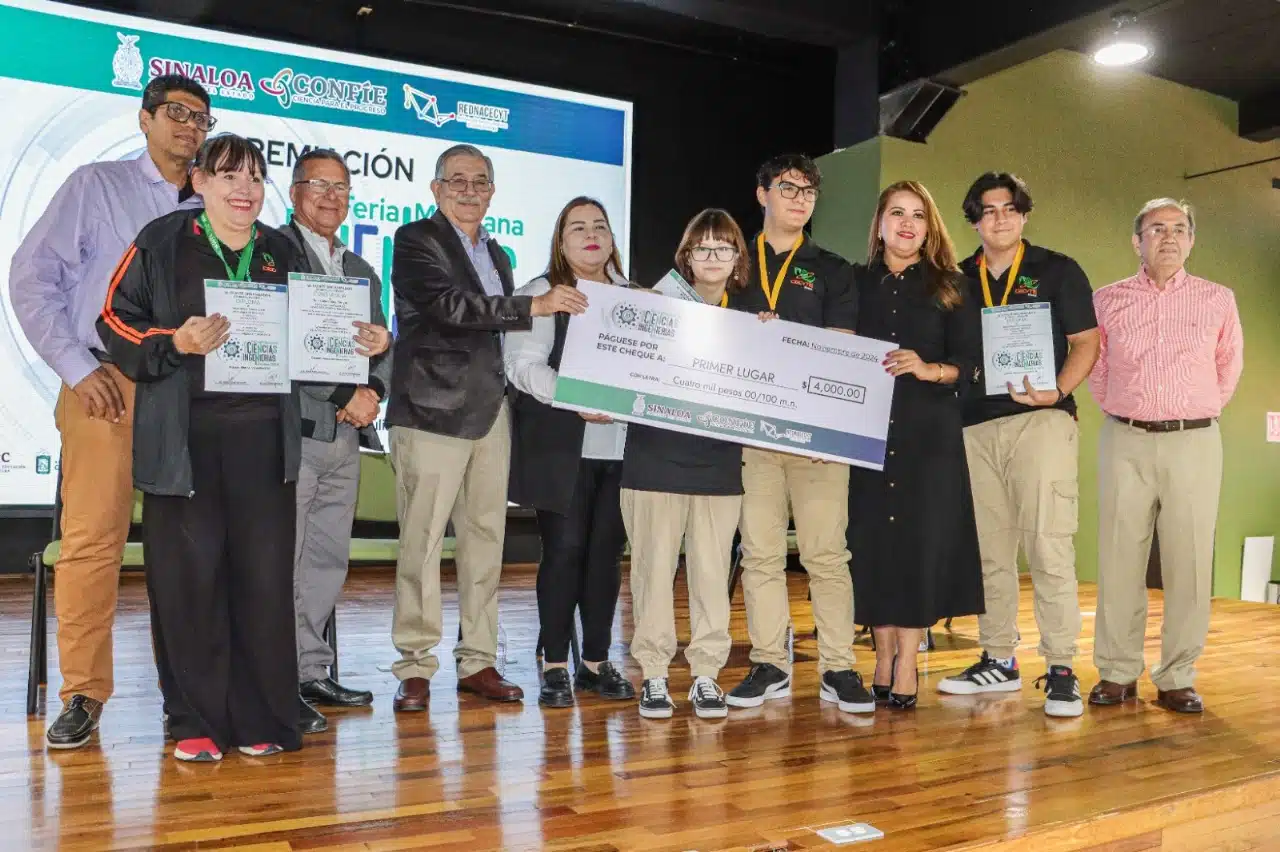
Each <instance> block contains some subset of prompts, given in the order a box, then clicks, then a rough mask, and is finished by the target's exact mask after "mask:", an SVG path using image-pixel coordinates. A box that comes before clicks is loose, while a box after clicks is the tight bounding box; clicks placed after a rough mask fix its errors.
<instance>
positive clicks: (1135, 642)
mask: <svg viewBox="0 0 1280 852" xmlns="http://www.w3.org/2000/svg"><path fill="white" fill-rule="evenodd" d="M1221 489H1222V435H1221V432H1220V431H1219V429H1218V424H1217V423H1216V422H1215V423H1214V424H1213V425H1211V426H1209V427H1207V428H1205V429H1192V430H1189V431H1186V432H1167V433H1150V432H1144V431H1142V430H1141V429H1135V428H1134V427H1132V426H1126V425H1124V424H1123V423H1120V422H1118V421H1116V420H1113V419H1112V418H1110V417H1108V418H1106V420H1104V421H1103V424H1102V433H1101V435H1100V437H1099V441H1098V518H1099V522H1098V624H1097V638H1096V643H1095V645H1094V652H1093V661H1094V664H1095V665H1097V667H1098V673H1099V674H1101V675H1102V677H1103V679H1104V680H1109V681H1112V682H1113V683H1132V682H1133V681H1136V680H1137V679H1138V676H1139V675H1141V674H1142V669H1143V666H1144V660H1143V654H1142V643H1143V637H1144V636H1145V633H1146V624H1147V589H1146V576H1147V560H1148V558H1149V557H1150V554H1151V534H1152V530H1158V531H1159V533H1160V568H1161V577H1162V578H1163V581H1164V624H1163V626H1162V628H1161V631H1160V641H1161V647H1160V664H1159V665H1158V666H1156V667H1155V668H1153V669H1152V670H1151V680H1152V681H1154V682H1155V685H1156V687H1157V688H1158V689H1163V690H1166V691H1167V690H1172V689H1183V688H1185V687H1189V686H1193V685H1194V684H1195V678H1196V669H1195V663H1196V660H1197V659H1198V658H1199V656H1200V653H1201V652H1202V651H1203V650H1204V643H1205V638H1206V637H1207V635H1208V632H1209V597H1210V595H1211V593H1212V583H1213V535H1214V527H1215V526H1216V524H1217V519H1218V496H1219V493H1220V492H1221Z"/></svg>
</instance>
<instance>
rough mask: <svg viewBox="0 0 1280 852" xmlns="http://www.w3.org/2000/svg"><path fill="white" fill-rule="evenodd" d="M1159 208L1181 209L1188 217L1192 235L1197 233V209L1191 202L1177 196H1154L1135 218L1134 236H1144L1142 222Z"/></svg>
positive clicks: (1188, 225)
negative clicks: (1181, 199) (1180, 199)
mask: <svg viewBox="0 0 1280 852" xmlns="http://www.w3.org/2000/svg"><path fill="white" fill-rule="evenodd" d="M1157 210H1181V211H1182V213H1183V214H1184V215H1185V216H1186V217H1187V227H1188V228H1190V229H1191V236H1193V237H1194V236H1195V235H1196V211H1195V210H1194V209H1193V208H1192V207H1191V204H1190V202H1187V201H1179V200H1178V199H1176V198H1153V199H1151V200H1150V201H1148V202H1147V203H1146V204H1144V205H1142V209H1141V210H1139V211H1138V215H1137V216H1136V217H1135V218H1134V220H1133V234H1134V236H1136V237H1140V236H1142V223H1143V222H1144V221H1145V220H1146V218H1147V217H1148V216H1150V215H1151V214H1152V213H1154V212H1156V211H1157Z"/></svg>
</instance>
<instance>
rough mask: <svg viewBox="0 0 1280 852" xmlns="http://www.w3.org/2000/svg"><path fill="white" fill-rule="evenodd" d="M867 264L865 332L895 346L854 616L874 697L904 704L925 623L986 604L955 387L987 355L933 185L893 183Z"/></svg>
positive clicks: (863, 495) (852, 544)
mask: <svg viewBox="0 0 1280 852" xmlns="http://www.w3.org/2000/svg"><path fill="white" fill-rule="evenodd" d="M867 257H868V263H867V265H866V266H858V267H857V269H856V274H857V281H858V301H859V304H858V329H857V331H858V334H860V335H863V336H865V337H874V338H878V339H880V340H886V341H890V342H893V343H896V344H897V345H898V347H899V348H898V349H895V350H894V351H892V352H890V353H889V355H888V357H887V358H886V360H885V369H886V370H887V371H888V372H889V373H890V374H891V375H893V376H894V377H895V378H896V384H895V387H894V392H893V407H892V410H891V413H890V419H889V440H888V447H887V449H886V454H885V464H884V472H883V473H880V472H876V471H871V470H865V469H862V468H853V470H852V472H851V476H850V481H849V536H848V538H849V550H850V553H851V554H852V559H851V565H852V570H853V586H854V607H855V610H856V612H855V616H854V617H855V620H856V621H857V623H859V624H864V625H868V626H870V627H872V628H873V629H874V631H875V640H876V672H875V677H874V678H873V679H872V688H873V692H874V693H875V694H876V696H877V698H878V699H879V700H881V701H882V702H887V703H888V704H889V705H890V706H892V707H898V708H901V709H906V708H909V707H913V706H915V702H916V693H917V691H918V685H917V673H916V651H917V649H918V647H919V644H920V638H921V635H922V632H923V630H924V629H926V628H928V627H930V626H932V625H933V624H935V623H936V622H938V621H939V620H941V619H944V618H948V617H951V616H959V615H973V614H975V613H980V612H982V610H983V600H982V563H981V559H980V557H979V555H978V533H977V528H976V527H975V525H974V520H973V498H972V495H971V494H970V491H969V468H968V465H967V464H966V462H965V454H964V436H963V432H962V428H963V426H962V423H961V419H960V403H959V399H958V398H957V395H956V390H957V385H960V386H961V387H963V385H964V384H966V383H968V382H969V381H970V379H971V377H972V376H973V375H974V371H975V370H976V369H977V367H978V365H979V363H980V360H981V326H980V320H979V314H978V311H977V306H976V304H975V303H974V302H973V301H972V300H970V299H968V298H967V297H966V293H967V292H968V288H967V287H966V286H965V282H964V279H963V277H962V275H961V273H960V271H959V269H958V268H957V266H956V252H955V247H954V246H953V245H952V242H951V238H950V237H949V236H948V235H947V231H946V228H945V227H944V226H943V224H942V219H941V217H940V216H939V215H938V209H937V206H936V205H935V204H934V202H933V198H932V197H930V195H929V192H928V190H926V189H925V188H924V187H923V186H921V185H920V184H919V183H916V182H915V181H902V182H900V183H895V184H893V185H892V186H890V187H889V188H888V189H886V190H885V191H884V192H883V193H881V195H880V201H879V205H878V206H877V208H876V216H875V219H874V220H873V222H872V225H871V235H870V238H869V245H868V249H867Z"/></svg>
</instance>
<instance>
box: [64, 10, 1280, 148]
mask: <svg viewBox="0 0 1280 852" xmlns="http://www.w3.org/2000/svg"><path fill="white" fill-rule="evenodd" d="M73 2H81V3H84V4H86V5H96V6H107V7H112V8H116V9H119V10H122V11H137V12H141V13H142V14H147V15H152V16H156V17H162V18H168V19H170V20H183V19H185V20H189V21H191V22H192V23H203V22H206V21H209V20H213V19H218V18H225V17H227V15H228V14H230V13H238V14H244V13H246V12H247V13H252V10H253V9H254V8H255V7H257V8H258V9H259V10H261V6H260V5H258V4H261V3H264V2H267V0H100V2H95V0H73ZM271 6H272V7H273V8H272V10H271V11H272V13H273V15H275V16H278V15H279V14H280V13H281V12H282V11H283V10H284V9H285V8H287V7H289V6H294V7H296V8H298V9H308V8H310V9H317V10H318V9H324V10H326V11H329V12H338V11H339V10H342V11H343V12H344V13H345V14H350V15H351V16H352V17H353V18H354V17H355V14H356V11H357V10H358V9H360V8H361V7H368V8H369V9H370V10H371V12H370V13H369V14H368V15H367V16H366V17H365V18H364V19H365V20H370V21H372V20H373V19H375V18H377V17H378V16H379V15H380V13H381V15H382V16H384V17H385V16H386V15H392V16H396V15H397V14H398V12H399V11H400V10H402V9H404V8H405V7H406V6H411V7H416V8H417V9H418V10H419V11H422V12H424V13H427V12H429V11H430V10H433V9H434V10H436V11H437V12H439V13H441V14H449V15H453V16H457V15H464V16H470V17H472V18H474V20H475V21H476V24H475V25H476V27H482V26H483V22H484V21H485V20H487V19H489V20H492V19H507V20H513V19H514V20H523V21H533V22H540V23H543V24H545V25H547V26H549V27H553V28H573V29H577V30H579V31H585V32H598V33H601V34H605V35H609V36H614V37H620V38H624V39H632V40H641V41H647V42H652V43H657V44H665V45H669V46H673V47H677V48H679V49H681V50H686V51H692V52H698V53H707V54H713V55H717V56H722V57H724V56H727V57H732V58H734V59H737V60H740V61H742V62H750V63H755V64H760V63H771V62H796V61H801V58H802V57H804V56H805V55H812V54H814V53H826V54H830V55H835V54H837V53H839V51H840V50H841V49H842V48H853V49H857V50H861V51H866V50H867V49H868V47H869V46H871V45H874V49H875V50H876V53H877V55H878V80H877V81H876V82H877V88H878V90H879V91H880V92H888V91H892V90H893V89H896V88H898V87H900V86H903V85H905V84H907V83H910V82H913V81H915V80H918V79H921V78H926V77H930V78H934V79H937V80H940V81H942V82H946V83H950V84H953V85H964V84H966V83H969V82H972V81H973V80H975V79H978V78H980V77H982V76H985V75H986V74H989V73H992V72H994V71H997V70H1000V69H1002V68H1005V67H1009V66H1010V65H1013V64H1016V63H1018V62H1022V61H1025V60H1027V59H1031V58H1033V57H1035V56H1038V55H1041V54H1043V53H1045V52H1048V51H1051V50H1054V49H1061V48H1066V49H1075V50H1082V51H1091V50H1092V48H1093V46H1094V45H1096V44H1097V43H1098V41H1099V40H1100V39H1102V38H1103V37H1104V36H1105V35H1106V34H1108V33H1109V32H1110V30H1111V18H1112V15H1113V13H1115V12H1116V11H1119V10H1122V9H1123V10H1128V11H1130V12H1132V13H1133V14H1134V15H1136V17H1137V19H1138V24H1139V26H1140V27H1141V28H1142V29H1143V30H1144V31H1145V32H1146V33H1147V34H1148V35H1149V37H1150V41H1151V43H1152V45H1153V46H1154V48H1155V55H1154V56H1153V57H1152V58H1151V59H1150V60H1148V62H1147V63H1146V64H1145V65H1144V66H1143V70H1145V71H1147V72H1149V73H1152V74H1155V75H1157V76H1160V77H1165V78H1167V79H1170V80H1173V81H1176V82H1179V83H1183V84H1185V85H1188V86H1193V87H1196V88H1200V89H1205V90H1207V91H1210V92H1213V93H1215V94H1219V95H1222V96H1224V97H1228V98H1232V99H1234V100H1238V101H1240V102H1241V107H1242V108H1241V114H1242V124H1245V123H1247V122H1248V121H1252V122H1253V123H1258V121H1261V123H1262V124H1264V125H1265V124H1268V123H1269V124H1270V125H1272V126H1274V127H1278V128H1280V2H1277V0H1134V2H1130V3H1116V2H1103V0H983V2H976V0H970V2H964V0H275V2H272V3H271ZM397 7H398V8H397ZM638 73H643V71H639V70H638ZM1242 132H1244V128H1242Z"/></svg>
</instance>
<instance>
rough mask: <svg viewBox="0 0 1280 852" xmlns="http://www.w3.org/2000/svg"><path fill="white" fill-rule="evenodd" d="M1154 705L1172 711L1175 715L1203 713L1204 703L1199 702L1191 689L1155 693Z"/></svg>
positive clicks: (1161, 690) (1198, 697)
mask: <svg viewBox="0 0 1280 852" xmlns="http://www.w3.org/2000/svg"><path fill="white" fill-rule="evenodd" d="M1156 703H1157V704H1159V705H1160V706H1161V707H1163V708H1164V709H1166V710H1172V711H1173V712H1175V713H1203V712H1204V702H1203V701H1201V700H1200V696H1199V695H1197V694H1196V691H1195V690H1194V689H1192V688H1191V687H1189V686H1188V687H1185V688H1183V689H1171V690H1169V691H1168V692H1165V691H1164V690H1163V689H1160V690H1157V691H1156Z"/></svg>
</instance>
